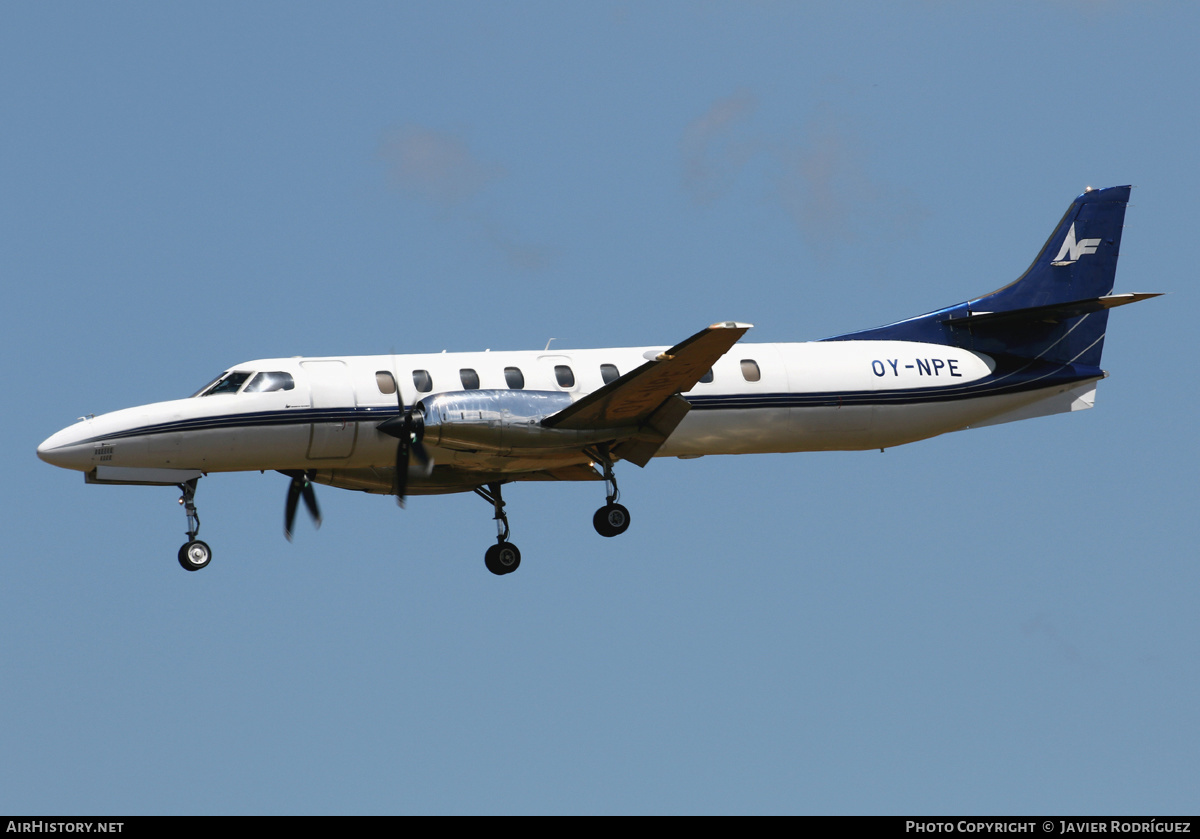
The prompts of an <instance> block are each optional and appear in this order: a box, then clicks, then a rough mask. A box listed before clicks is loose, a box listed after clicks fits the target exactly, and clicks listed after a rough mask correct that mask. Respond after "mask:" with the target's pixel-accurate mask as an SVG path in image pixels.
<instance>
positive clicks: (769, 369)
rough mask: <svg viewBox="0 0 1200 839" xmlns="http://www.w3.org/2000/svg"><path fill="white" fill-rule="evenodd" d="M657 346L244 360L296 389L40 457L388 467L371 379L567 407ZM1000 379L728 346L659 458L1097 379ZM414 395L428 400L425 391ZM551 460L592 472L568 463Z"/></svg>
mask: <svg viewBox="0 0 1200 839" xmlns="http://www.w3.org/2000/svg"><path fill="white" fill-rule="evenodd" d="M663 349H664V348H663V347H632V348H617V349H593V350H555V351H546V352H475V353H437V354H421V355H398V356H389V355H376V356H347V357H339V358H334V357H330V358H289V359H267V360H259V361H251V362H247V363H245V364H240V365H237V366H236V367H234V368H231V369H232V370H235V371H245V372H247V373H249V374H251V377H250V378H251V379H252V378H253V374H256V373H259V372H263V371H269V372H281V373H287V374H290V376H291V378H292V387H291V388H290V389H287V390H275V391H270V392H255V393H252V392H245V391H243V392H229V393H217V394H212V395H203V396H195V397H192V398H188V399H177V400H173V401H169V402H158V403H154V404H149V405H143V406H140V407H137V408H129V409H125V410H121V411H115V412H113V413H109V414H104V415H101V416H97V417H94V418H88V419H84V420H81V421H80V422H78V423H76V424H75V425H72V426H70V427H68V428H66V429H64V430H62V431H60V432H58V433H57V434H55V435H54V436H52V437H51V438H49V439H48V440H46V441H45V442H44V443H43V444H42V446H40V447H39V449H38V452H39V455H40V456H41V457H42V458H43V459H45V460H48V461H49V462H51V463H55V464H56V465H59V466H63V467H66V468H72V469H78V470H81V471H84V472H91V471H92V470H95V469H97V468H98V467H102V468H103V470H110V471H111V470H112V469H113V468H117V469H121V468H131V469H171V470H176V469H178V470H198V471H200V472H205V473H207V472H227V471H243V470H267V469H278V470H347V473H351V472H353V471H354V470H364V469H367V470H369V469H380V468H389V467H391V466H392V465H393V464H394V462H395V452H396V440H395V439H394V438H393V437H390V436H388V435H386V434H383V433H381V432H379V431H378V430H377V426H378V425H379V424H380V423H381V422H383V421H384V420H386V419H388V418H389V417H394V416H396V415H397V413H398V412H399V407H398V406H399V402H398V399H397V395H396V394H395V393H394V392H390V393H389V392H385V390H387V389H388V387H387V384H386V380H387V377H386V376H384V377H382V379H381V377H380V376H379V375H377V374H379V373H391V374H392V376H393V377H394V380H395V381H396V382H397V383H398V384H399V388H400V397H401V400H402V401H403V404H404V405H405V406H412V405H413V404H415V403H416V402H417V401H418V400H419V399H421V398H423V397H426V396H429V395H431V394H437V393H443V392H451V391H462V390H467V389H471V388H472V387H477V388H482V389H504V388H508V387H510V383H511V376H512V371H511V368H516V370H518V371H519V372H520V378H521V379H523V389H524V390H526V391H550V392H565V393H567V394H569V395H570V396H571V398H572V399H576V398H579V397H581V396H583V395H586V394H588V393H590V392H592V391H595V390H597V389H599V388H601V387H603V386H604V384H605V376H604V374H603V373H602V365H603V366H605V367H606V369H607V372H608V373H609V376H608V378H612V373H613V371H612V368H613V367H615V368H616V372H617V373H619V374H625V373H628V372H629V371H631V370H633V369H634V368H636V367H638V366H639V365H641V364H643V363H645V361H646V360H647V359H648V358H653V357H654V356H656V355H657V354H658V353H660V352H662V351H663ZM556 368H557V369H556ZM562 368H567V369H568V370H569V376H568V375H566V374H565V373H564V371H563V369H562ZM506 369H508V370H509V372H508V373H507V374H506ZM995 370H996V364H995V362H994V361H993V359H992V358H990V357H989V356H986V355H983V354H981V353H975V352H970V351H968V350H964V349H959V348H956V347H949V346H943V345H937V344H923V343H913V342H904V341H831V342H813V343H790V344H749V343H745V344H743V343H739V344H735V345H734V347H733V348H732V349H731V350H729V351H728V352H727V353H726V354H725V355H724V357H722V358H721V359H720V360H719V361H718V362H717V363H716V364H715V365H714V367H713V370H712V380H711V381H709V382H701V383H699V384H697V385H696V386H695V387H694V388H693V389H692V390H690V391H689V392H687V393H686V394H684V397H685V398H686V399H687V400H688V401H689V402H690V403H691V405H692V408H691V410H690V411H689V412H688V414H687V415H686V416H685V417H684V419H683V421H682V423H681V424H680V425H679V426H678V427H677V428H676V429H675V431H674V433H672V434H671V435H670V437H669V439H668V440H667V441H666V443H665V444H664V445H663V446H662V447H661V449H659V451H658V452H657V456H674V457H698V456H702V455H710V454H748V453H759V452H798V451H819V450H854V449H871V448H887V447H890V446H897V445H900V444H903V443H909V442H912V441H915V440H920V439H924V438H927V437H932V436H935V435H938V434H942V433H945V432H948V431H954V430H958V429H962V428H967V427H970V426H972V425H979V424H986V423H990V422H997V421H1005V416H1006V415H1009V414H1013V415H1014V416H1013V418H1019V417H1021V416H1032V415H1037V413H1039V412H1038V411H1036V410H1035V411H1033V412H1032V413H1031V412H1030V408H1029V406H1032V405H1035V403H1039V402H1042V401H1044V400H1046V401H1048V403H1054V404H1055V405H1058V407H1054V408H1050V409H1047V410H1044V411H1040V413H1053V412H1056V411H1059V410H1071V409H1075V408H1079V407H1089V406H1090V398H1089V397H1090V391H1091V390H1092V389H1094V386H1095V379H1090V380H1087V381H1084V382H1080V381H1075V382H1070V383H1065V384H1064V383H1063V382H1061V381H1058V380H1054V381H1050V380H1048V381H1047V382H1046V384H1047V387H1039V386H1037V385H1036V383H1035V384H1034V385H1030V384H1029V383H1028V381H1026V383H1025V384H1024V385H1023V386H1022V387H1020V388H1011V389H1006V388H1005V387H1004V385H1003V382H1002V381H999V379H1002V378H1003V376H1000V377H999V378H998V376H997V374H996V373H995ZM472 373H473V374H474V375H473V376H472ZM476 378H477V381H476ZM249 380H250V379H247V381H249ZM572 380H573V381H572ZM381 381H384V382H385V383H384V384H381ZM418 384H421V385H422V386H423V387H424V388H427V390H424V392H422V391H419V390H418ZM1064 395H1065V397H1066V398H1065V400H1064V399H1063V397H1064ZM1064 406H1065V407H1064ZM1022 412H1024V413H1022ZM431 454H432V456H433V458H434V461H435V462H436V464H437V465H438V466H439V467H451V468H453V469H456V470H459V469H461V470H475V471H480V470H484V471H490V472H493V473H501V474H512V475H514V477H515V476H517V475H518V474H519V473H521V472H530V471H533V470H538V469H543V468H545V467H546V466H547V463H548V459H547V457H546V455H545V453H540V454H539V455H538V456H536V457H531V456H528V455H527V454H522V453H520V452H515V453H509V454H496V453H480V452H472V451H456V450H450V449H437V448H435V449H434V450H433V451H432V452H431ZM549 461H551V462H554V463H561V464H570V463H586V462H588V459H587V457H586V456H585V455H584V454H583V453H582V452H579V451H572V452H563V453H561V456H558V457H557V458H555V457H551V458H549ZM418 483H419V482H418ZM414 491H417V492H420V491H421V490H420V488H419V486H418V487H415V488H414Z"/></svg>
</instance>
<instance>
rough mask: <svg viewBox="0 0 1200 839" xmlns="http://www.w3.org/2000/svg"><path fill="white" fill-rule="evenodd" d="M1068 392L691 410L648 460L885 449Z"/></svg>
mask: <svg viewBox="0 0 1200 839" xmlns="http://www.w3.org/2000/svg"><path fill="white" fill-rule="evenodd" d="M1071 387H1072V386H1056V387H1052V388H1043V389H1039V390H1028V391H1020V392H1016V393H1009V394H1001V395H995V396H980V397H974V398H970V399H945V400H941V401H938V400H929V401H924V402H913V403H904V404H900V403H897V404H874V405H848V406H841V407H838V406H832V405H822V406H811V407H798V408H797V407H790V408H788V407H782V408H781V407H773V408H740V409H724V410H703V411H697V410H692V411H691V412H690V413H689V414H688V415H687V416H686V417H685V418H684V420H683V422H682V423H680V425H679V428H677V429H676V430H675V433H674V434H672V435H671V436H670V438H669V439H668V440H667V442H666V443H665V444H664V445H663V446H662V448H661V449H659V451H658V453H657V455H656V456H658V457H696V456H700V455H708V454H766V453H773V452H804V451H857V450H862V449H879V448H890V447H892V446H899V445H903V444H905V443H912V442H916V441H917V440H924V439H926V438H929V437H936V436H937V435H939V434H945V433H947V432H950V431H958V430H961V429H964V428H969V427H971V426H973V425H982V424H986V423H987V421H988V420H990V419H992V418H996V417H1002V416H1005V415H1007V414H1009V413H1011V412H1014V411H1018V410H1020V409H1022V408H1026V407H1028V406H1033V405H1036V404H1037V403H1039V402H1042V401H1044V400H1052V399H1056V398H1062V396H1061V395H1062V394H1063V393H1064V392H1065V391H1069V390H1070V389H1071ZM1073 387H1076V388H1078V385H1073ZM1050 412H1052V411H1047V413H1050ZM1034 415H1036V414H1034Z"/></svg>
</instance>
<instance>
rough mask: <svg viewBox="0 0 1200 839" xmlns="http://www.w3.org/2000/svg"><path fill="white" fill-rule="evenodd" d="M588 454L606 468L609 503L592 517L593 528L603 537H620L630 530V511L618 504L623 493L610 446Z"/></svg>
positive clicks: (605, 480)
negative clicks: (614, 470)
mask: <svg viewBox="0 0 1200 839" xmlns="http://www.w3.org/2000/svg"><path fill="white" fill-rule="evenodd" d="M588 454H590V455H592V456H593V457H595V459H596V460H597V461H599V462H600V465H602V466H603V467H604V488H605V490H607V492H606V496H607V499H606V500H607V503H606V504H605V505H604V506H603V507H601V508H600V509H599V510H597V511H596V514H595V515H594V516H592V527H594V528H596V532H597V533H599V534H600V535H601V536H620V535H621V534H622V533H624V532H625V531H626V530H628V529H629V511H628V510H626V509H625V508H624V507H623V506H621V505H620V504H618V503H617V499H618V498H620V497H621V491H620V490H618V489H617V476H616V475H615V474H614V473H613V465H612V458H611V457H609V454H608V446H605V445H600V446H597V447H596V450H595V451H589V452H588Z"/></svg>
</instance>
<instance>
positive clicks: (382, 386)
mask: <svg viewBox="0 0 1200 839" xmlns="http://www.w3.org/2000/svg"><path fill="white" fill-rule="evenodd" d="M375 384H377V385H379V392H380V393H395V392H396V377H395V376H393V375H392V374H391V373H390V372H388V371H387V370H380V371H378V372H376V373H375Z"/></svg>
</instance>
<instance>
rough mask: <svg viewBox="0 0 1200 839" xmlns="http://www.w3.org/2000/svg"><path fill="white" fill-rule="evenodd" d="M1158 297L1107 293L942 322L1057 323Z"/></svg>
mask: <svg viewBox="0 0 1200 839" xmlns="http://www.w3.org/2000/svg"><path fill="white" fill-rule="evenodd" d="M1161 296H1162V295H1161V293H1157V294H1109V295H1105V296H1104V297H1092V298H1089V299H1087V300H1074V301H1072V302H1070V303H1052V304H1050V305H1049V306H1029V307H1027V308H1024V309H1012V310H1009V311H1007V312H972V313H971V314H969V315H967V316H966V317H952V318H946V319H945V320H943V321H942V323H945V324H947V325H949V326H979V325H983V324H987V325H989V326H990V325H996V326H1001V325H1003V326H1010V325H1013V324H1015V323H1019V322H1026V323H1028V322H1041V323H1059V322H1061V321H1064V320H1069V319H1070V318H1077V317H1079V316H1081V315H1087V314H1091V313H1092V312H1099V311H1101V310H1103V309H1115V308H1116V307H1117V306H1124V305H1126V304H1127V303H1137V302H1138V301H1140V300H1149V299H1150V298H1151V297H1161Z"/></svg>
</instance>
